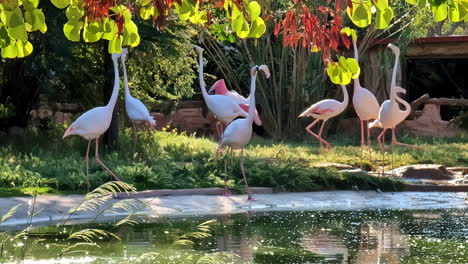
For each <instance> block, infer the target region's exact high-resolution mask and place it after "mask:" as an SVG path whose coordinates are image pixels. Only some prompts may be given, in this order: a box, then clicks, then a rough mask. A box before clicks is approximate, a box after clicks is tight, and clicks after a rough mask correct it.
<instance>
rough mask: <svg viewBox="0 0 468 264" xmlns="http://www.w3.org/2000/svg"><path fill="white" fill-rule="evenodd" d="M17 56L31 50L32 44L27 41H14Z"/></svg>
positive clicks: (21, 55)
mask: <svg viewBox="0 0 468 264" xmlns="http://www.w3.org/2000/svg"><path fill="white" fill-rule="evenodd" d="M16 49H17V55H16V56H17V57H18V58H24V57H26V56H28V55H29V54H31V53H32V52H33V45H32V44H31V43H30V42H29V41H24V42H23V41H20V40H18V41H16Z"/></svg>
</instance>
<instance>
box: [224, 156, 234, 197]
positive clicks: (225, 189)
mask: <svg viewBox="0 0 468 264" xmlns="http://www.w3.org/2000/svg"><path fill="white" fill-rule="evenodd" d="M229 150H232V148H230V149H228V150H227V153H226V156H225V157H224V192H223V195H224V196H229V195H232V193H231V191H230V190H229V188H228V187H227V178H228V174H227V165H228V158H229V153H230V151H229ZM231 155H232V151H231Z"/></svg>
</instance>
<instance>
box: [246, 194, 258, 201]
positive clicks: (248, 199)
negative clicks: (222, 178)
mask: <svg viewBox="0 0 468 264" xmlns="http://www.w3.org/2000/svg"><path fill="white" fill-rule="evenodd" d="M247 201H252V202H255V201H256V200H255V199H254V198H253V196H252V195H251V194H248V196H247Z"/></svg>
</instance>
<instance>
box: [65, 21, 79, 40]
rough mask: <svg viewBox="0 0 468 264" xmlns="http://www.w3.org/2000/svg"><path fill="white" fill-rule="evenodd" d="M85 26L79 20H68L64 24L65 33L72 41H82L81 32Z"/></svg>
mask: <svg viewBox="0 0 468 264" xmlns="http://www.w3.org/2000/svg"><path fill="white" fill-rule="evenodd" d="M82 28H83V22H81V21H78V22H75V23H72V22H70V21H68V22H67V23H66V24H65V25H63V33H64V34H65V36H66V37H67V39H69V40H71V41H80V32H81V29H82Z"/></svg>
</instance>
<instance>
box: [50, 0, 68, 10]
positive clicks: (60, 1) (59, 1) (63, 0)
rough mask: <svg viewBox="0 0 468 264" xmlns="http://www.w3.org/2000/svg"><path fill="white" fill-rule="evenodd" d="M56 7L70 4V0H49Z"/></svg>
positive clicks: (61, 7)
mask: <svg viewBox="0 0 468 264" xmlns="http://www.w3.org/2000/svg"><path fill="white" fill-rule="evenodd" d="M51 1H52V4H54V6H56V7H57V8H60V9H63V8H65V7H67V6H68V5H69V4H70V0H51Z"/></svg>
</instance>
